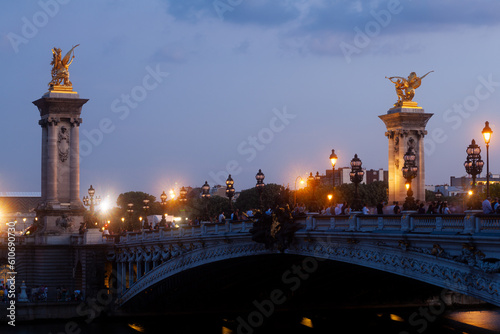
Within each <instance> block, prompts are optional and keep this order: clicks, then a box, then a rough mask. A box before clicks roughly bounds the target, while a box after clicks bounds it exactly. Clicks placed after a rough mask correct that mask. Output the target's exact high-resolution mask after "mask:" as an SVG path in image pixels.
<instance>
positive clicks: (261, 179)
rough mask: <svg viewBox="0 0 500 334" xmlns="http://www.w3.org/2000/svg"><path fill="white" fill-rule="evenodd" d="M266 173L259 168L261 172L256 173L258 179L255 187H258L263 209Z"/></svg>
mask: <svg viewBox="0 0 500 334" xmlns="http://www.w3.org/2000/svg"><path fill="white" fill-rule="evenodd" d="M265 177H266V176H265V175H264V173H262V170H260V169H259V172H258V173H257V174H256V175H255V179H256V180H257V184H256V185H255V188H257V191H258V192H259V201H260V207H261V208H262V209H263V208H264V207H263V205H262V192H263V191H264V187H265V184H264V179H265Z"/></svg>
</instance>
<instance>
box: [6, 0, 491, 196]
mask: <svg viewBox="0 0 500 334" xmlns="http://www.w3.org/2000/svg"><path fill="white" fill-rule="evenodd" d="M499 7H500V3H498V1H493V0H492V1H460V2H457V1H430V0H429V1H405V0H401V1H388V2H386V1H326V0H312V1H305V0H274V1H270V0H268V1H266V0H253V1H250V0H246V1H243V0H242V1H240V0H215V1H213V0H207V1H205V0H193V1H166V0H151V1H140V2H139V1H111V0H109V1H85V2H83V1H75V0H72V1H71V0H41V1H38V2H36V1H31V2H21V1H13V0H11V1H2V2H1V4H0V34H1V36H2V39H1V42H0V50H1V51H0V63H1V64H2V78H3V82H4V84H3V85H2V112H3V115H2V117H3V124H4V126H3V127H2V131H0V138H1V140H2V143H3V144H2V155H1V157H2V162H1V164H0V190H1V191H40V155H41V153H40V140H41V129H40V127H39V125H38V120H39V114H38V111H37V109H36V107H35V106H34V105H33V104H32V103H31V102H32V101H34V100H36V99H38V98H40V97H41V96H42V95H43V93H45V92H46V90H47V83H48V82H49V81H50V65H49V63H50V61H51V48H52V47H59V48H61V49H62V50H63V52H66V51H67V50H69V49H70V48H71V47H72V46H73V45H75V44H80V46H79V47H78V48H77V49H76V50H75V55H76V58H75V61H74V63H73V64H72V65H71V67H70V75H71V81H72V82H73V85H74V89H75V90H76V91H77V92H78V93H79V94H80V97H81V98H88V99H89V102H88V103H87V104H86V105H85V106H84V108H83V112H82V118H83V123H82V125H81V127H80V135H81V137H80V141H81V143H82V146H81V151H82V152H81V153H82V154H81V180H80V181H81V192H82V195H84V192H85V191H86V189H87V188H88V187H89V185H90V184H93V186H94V188H96V191H97V192H98V193H100V194H101V196H105V195H108V194H109V195H110V196H111V197H114V198H116V196H117V195H118V194H119V193H121V192H125V191H131V190H138V191H145V192H148V193H151V194H153V195H156V196H158V195H159V194H160V193H161V191H163V190H168V189H170V188H172V187H174V186H182V185H186V186H193V187H195V186H201V185H202V184H203V183H204V182H205V180H206V181H208V183H209V184H210V185H214V184H215V183H217V181H219V180H223V179H225V176H227V173H228V172H231V174H232V176H233V179H234V181H235V188H236V190H237V191H239V190H241V189H245V188H249V187H252V186H254V184H255V174H256V173H257V171H258V169H259V168H261V169H262V171H263V172H264V173H265V175H266V179H265V181H264V182H266V183H270V182H272V183H278V184H285V185H286V184H290V187H291V188H293V187H294V181H295V179H296V177H297V176H299V175H302V176H305V175H306V173H309V172H311V171H312V172H314V173H315V172H316V171H320V173H324V171H325V169H329V168H330V163H329V160H328V156H329V155H330V152H331V149H332V148H333V149H335V151H336V153H337V154H338V156H339V161H338V164H337V166H338V167H342V166H347V165H348V164H349V161H350V159H352V157H353V156H354V154H355V153H357V154H358V156H359V157H360V158H361V160H362V161H363V166H364V167H366V168H369V169H370V168H373V169H379V168H384V169H387V138H386V137H385V136H384V133H385V126H384V124H383V122H382V121H381V120H380V119H379V118H378V117H377V116H378V115H382V114H384V113H386V112H387V110H388V109H389V108H391V107H392V104H393V103H394V102H395V101H396V95H395V92H394V86H393V85H392V84H391V83H390V82H389V81H388V80H387V79H385V76H393V75H399V76H407V75H408V74H409V73H410V72H412V71H415V72H416V73H417V74H419V75H422V74H424V73H426V72H428V71H430V70H434V71H435V72H434V73H431V74H430V75H429V76H427V77H426V78H425V79H424V80H423V84H422V86H421V87H420V88H419V89H417V91H416V94H415V98H414V101H417V102H418V103H419V105H420V106H421V107H423V108H424V109H425V111H426V112H429V113H434V116H433V117H432V118H431V119H430V121H429V123H428V126H427V130H428V133H429V134H428V135H427V137H426V150H427V154H426V184H443V183H448V182H449V176H451V175H453V176H462V175H464V174H465V171H464V168H463V162H464V160H465V157H466V154H465V149H466V147H467V145H469V144H470V141H471V139H472V138H475V139H476V141H477V142H478V143H480V145H481V147H482V148H483V151H485V147H484V143H483V142H482V139H481V130H482V128H483V126H484V122H485V121H486V120H487V121H489V122H490V126H491V127H492V129H493V131H494V133H493V139H492V143H491V147H490V166H491V168H490V169H491V171H492V172H493V173H499V172H500V158H499V154H498V153H499V152H500V141H499V140H497V139H495V138H498V137H497V136H496V135H495V134H498V133H499V132H498V130H497V127H496V124H499V123H500V117H499V113H498V111H499V105H500V65H499V64H500V61H499V60H500V39H499V36H500V25H499V23H500V8H499ZM146 88H147V89H146ZM484 158H485V157H484Z"/></svg>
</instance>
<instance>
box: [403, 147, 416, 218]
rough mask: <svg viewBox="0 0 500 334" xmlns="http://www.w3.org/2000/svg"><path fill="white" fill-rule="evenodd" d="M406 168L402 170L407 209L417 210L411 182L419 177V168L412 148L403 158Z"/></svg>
mask: <svg viewBox="0 0 500 334" xmlns="http://www.w3.org/2000/svg"><path fill="white" fill-rule="evenodd" d="M403 159H404V166H403V168H402V169H401V170H402V171H403V177H404V178H405V179H406V184H405V186H406V200H405V207H406V209H407V210H414V209H416V204H415V199H414V198H413V190H412V189H411V180H413V179H414V178H415V177H417V172H418V167H417V164H416V162H415V159H416V155H415V153H414V152H413V149H412V148H411V147H410V148H409V149H408V151H406V154H405V155H404V157H403Z"/></svg>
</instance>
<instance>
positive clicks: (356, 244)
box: [115, 233, 500, 306]
mask: <svg viewBox="0 0 500 334" xmlns="http://www.w3.org/2000/svg"><path fill="white" fill-rule="evenodd" d="M354 236H355V238H333V239H331V238H326V239H325V237H324V236H314V235H312V234H310V233H301V234H299V235H298V238H297V239H298V241H297V242H296V243H295V244H294V245H293V246H292V247H290V248H289V249H287V250H285V252H284V253H286V254H293V255H300V256H304V257H312V258H316V259H318V261H321V260H333V261H339V262H344V263H349V264H354V265H358V266H363V267H368V268H372V269H376V270H380V271H384V272H388V273H391V274H395V275H400V276H404V277H409V278H412V279H416V280H419V281H422V282H425V283H428V284H431V285H435V286H438V287H442V288H445V289H449V290H453V291H456V292H459V293H462V294H465V295H469V296H472V297H475V298H479V299H481V300H484V301H486V302H489V303H492V304H495V305H497V306H500V295H499V289H500V279H499V277H500V276H499V274H498V273H496V272H494V270H491V268H492V267H491V266H487V267H482V266H481V265H482V263H481V262H476V265H471V262H474V261H475V260H474V257H473V256H471V257H469V258H465V257H456V256H449V255H448V254H447V252H445V251H444V250H443V249H442V248H440V246H439V245H437V246H436V244H432V240H431V241H430V243H429V245H426V246H425V247H412V246H410V242H409V241H404V240H401V239H399V240H398V238H393V240H392V242H391V241H390V240H387V236H386V241H385V242H381V241H377V240H373V236H371V235H370V234H358V235H354ZM170 247H172V244H170ZM135 249H138V248H135ZM131 250H132V249H129V250H128V251H129V252H128V253H127V252H123V253H121V254H122V255H121V256H118V257H117V258H116V259H115V260H116V261H118V262H120V261H122V263H124V261H126V260H127V259H130V258H131V257H133V254H131V253H130V251H131ZM277 253H278V251H277V250H268V249H266V248H265V247H264V246H263V245H262V244H258V243H255V242H253V241H252V240H251V238H250V237H249V236H246V237H244V238H241V237H239V238H235V239H233V240H232V239H231V238H227V237H226V238H224V239H220V240H218V241H213V240H212V243H209V244H205V242H202V243H201V244H196V243H191V244H190V246H189V247H184V246H178V244H177V246H176V252H175V256H173V257H171V258H170V259H169V260H167V261H165V262H163V263H162V264H160V265H158V266H156V267H155V268H153V269H151V270H149V271H147V272H146V273H145V274H144V275H143V276H142V277H140V278H139V279H138V280H137V281H136V282H135V283H134V284H132V285H131V286H130V287H129V289H127V290H126V291H123V294H121V296H120V298H119V299H118V300H117V303H118V305H119V306H123V305H125V304H126V303H128V302H130V301H132V300H133V299H134V297H136V296H138V295H139V294H141V293H142V292H144V291H145V290H147V289H149V288H151V287H152V286H154V285H155V284H159V283H161V282H162V281H163V280H166V279H168V278H170V277H172V276H174V275H177V274H179V273H181V272H183V271H186V270H190V269H194V268H197V267H200V266H203V265H209V264H212V263H215V262H219V261H224V260H228V259H236V258H242V257H247V256H255V255H265V254H277ZM134 260H137V256H136V257H135V258H134ZM122 268H123V266H122ZM120 274H121V273H120V270H118V276H119V280H123V279H124V276H123V274H122V275H120Z"/></svg>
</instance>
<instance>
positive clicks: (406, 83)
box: [386, 71, 434, 107]
mask: <svg viewBox="0 0 500 334" xmlns="http://www.w3.org/2000/svg"><path fill="white" fill-rule="evenodd" d="M431 72H434V71H430V72H427V73H426V74H424V75H423V76H421V77H418V76H417V74H416V73H415V72H411V73H410V75H409V76H408V78H403V77H396V76H394V77H390V78H387V77H386V79H389V80H390V81H391V82H392V83H393V84H394V85H395V88H396V94H397V95H398V101H397V102H396V103H395V104H394V106H395V107H401V106H402V105H403V102H405V101H412V100H413V97H414V96H415V89H417V88H418V87H420V85H421V84H422V79H423V78H425V77H426V76H427V75H428V74H429V73H431ZM394 79H397V80H396V81H394Z"/></svg>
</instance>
